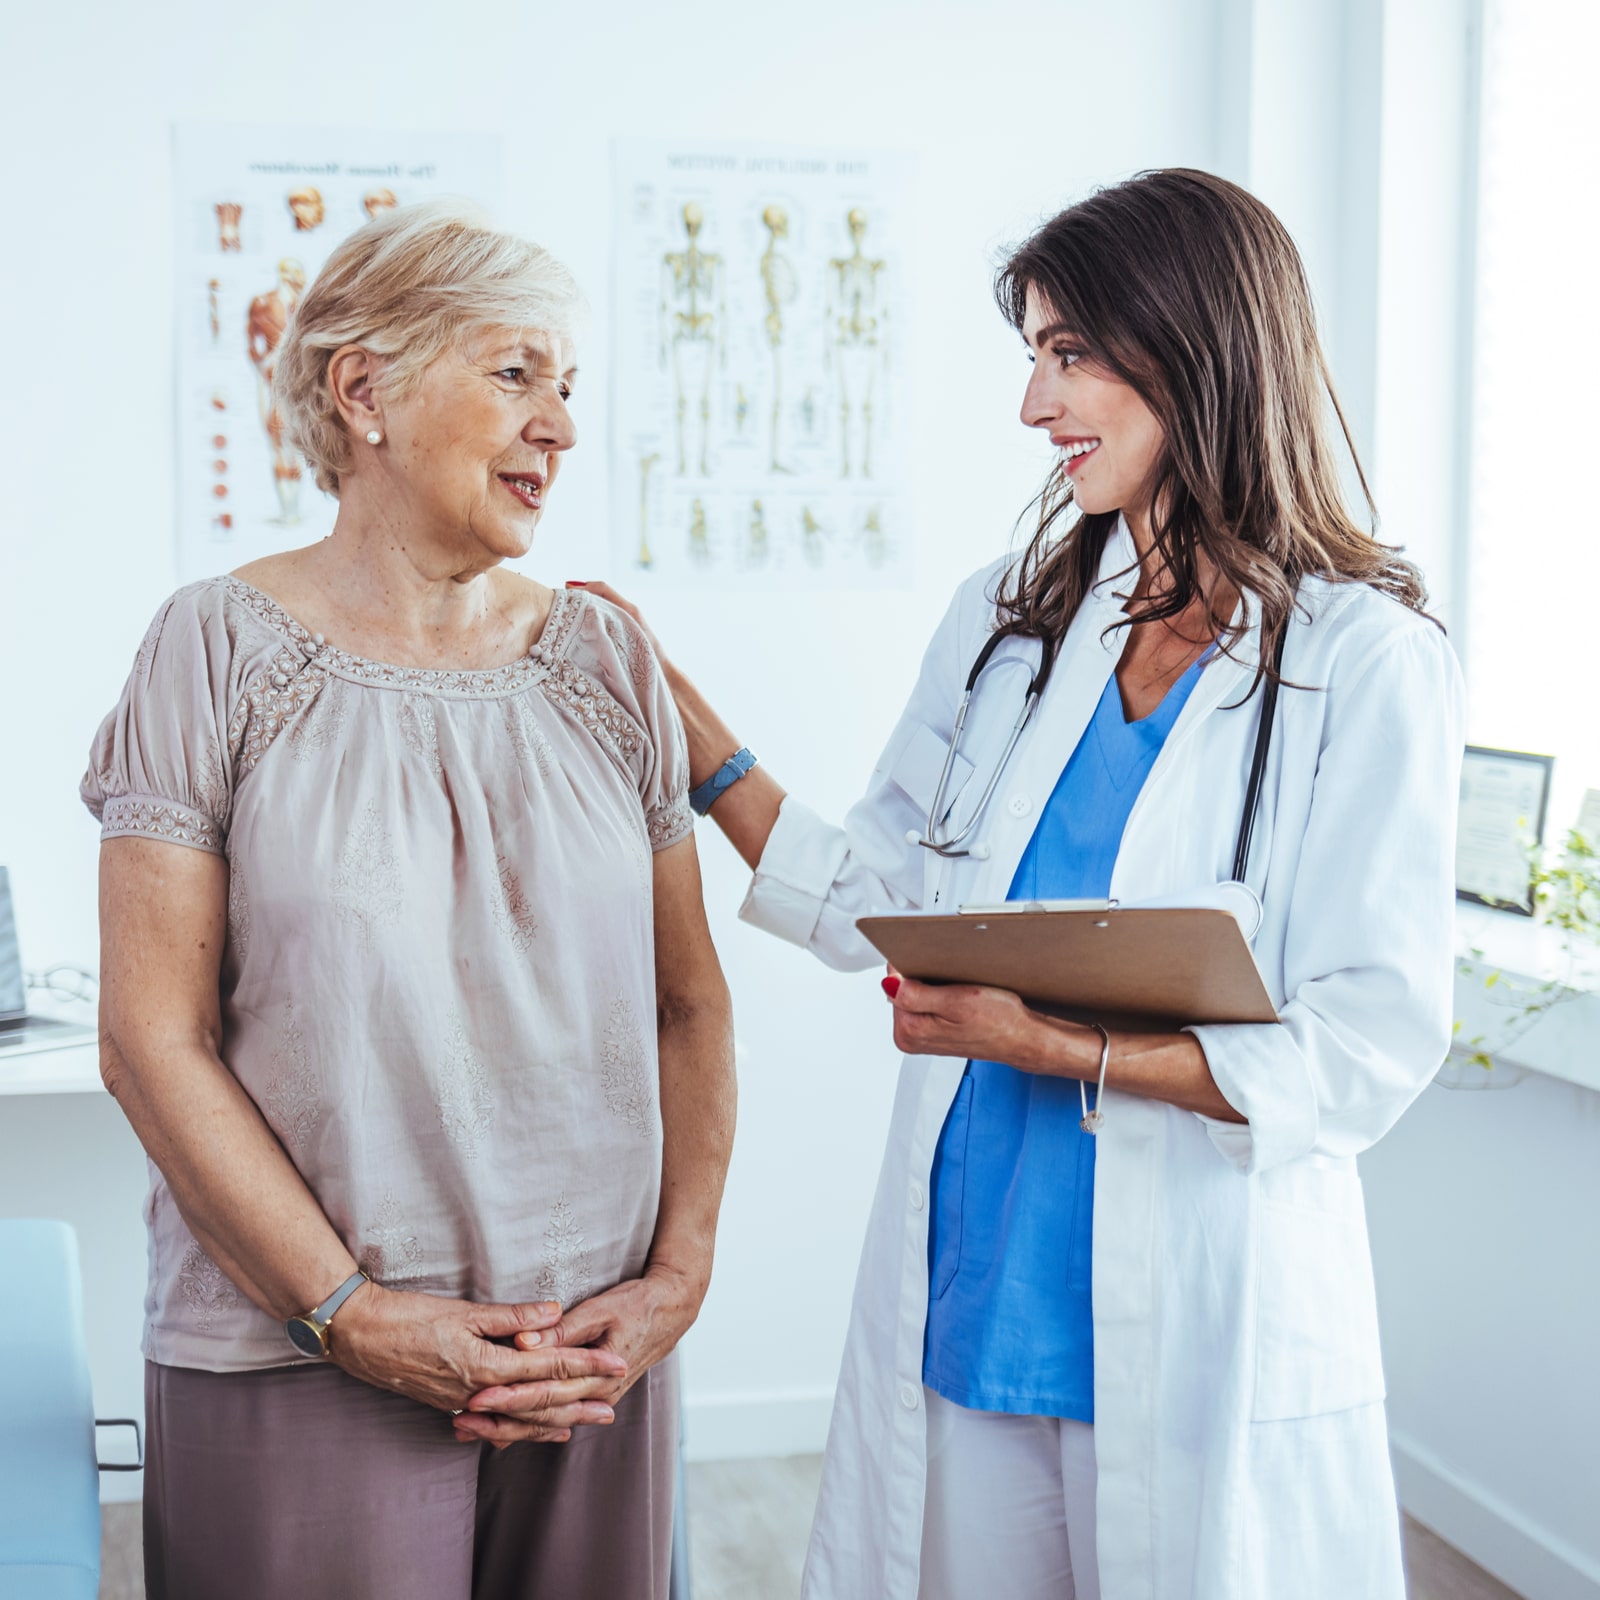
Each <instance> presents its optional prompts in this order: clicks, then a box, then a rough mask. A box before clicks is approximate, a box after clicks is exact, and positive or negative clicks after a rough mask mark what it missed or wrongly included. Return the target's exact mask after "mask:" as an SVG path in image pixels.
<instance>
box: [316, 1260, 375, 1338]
mask: <svg viewBox="0 0 1600 1600" xmlns="http://www.w3.org/2000/svg"><path fill="white" fill-rule="evenodd" d="M371 1281H372V1280H371V1279H370V1278H369V1277H368V1276H367V1275H366V1273H364V1272H363V1271H362V1270H361V1269H360V1268H359V1267H357V1268H356V1270H355V1271H354V1272H352V1273H351V1274H350V1276H349V1277H348V1278H346V1279H345V1280H344V1282H343V1283H341V1284H340V1285H339V1287H338V1288H337V1289H335V1290H334V1291H333V1293H332V1294H330V1295H329V1296H328V1298H327V1299H326V1300H324V1301H323V1302H322V1304H321V1305H320V1306H313V1307H312V1308H311V1310H309V1311H308V1312H306V1318H307V1320H308V1321H311V1322H315V1323H317V1324H318V1325H319V1326H321V1327H324V1328H326V1327H327V1326H328V1324H329V1323H330V1322H332V1321H333V1314H334V1312H335V1311H337V1310H338V1309H339V1307H340V1306H342V1305H343V1304H344V1303H345V1301H346V1300H348V1299H349V1298H350V1296H351V1295H353V1294H354V1293H355V1292H356V1290H357V1289H359V1288H360V1287H361V1285H362V1284H364V1283H370V1282H371Z"/></svg>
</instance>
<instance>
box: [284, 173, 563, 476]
mask: <svg viewBox="0 0 1600 1600" xmlns="http://www.w3.org/2000/svg"><path fill="white" fill-rule="evenodd" d="M580 305H581V300H580V296H579V294H578V286H577V284H576V283H575V282H574V281H573V278H572V274H571V273H570V272H568V271H567V269H566V268H565V267H564V266H562V265H561V263H560V262H559V261H557V260H556V259H555V257H554V256H552V255H551V254H550V252H549V251H548V250H543V249H541V248H540V247H539V246H538V245H536V244H530V243H529V242H528V241H527V240H526V239H519V238H517V237H516V236H515V235H514V234H510V233H502V232H500V231H499V230H498V229H496V228H494V227H492V226H491V225H490V223H489V221H488V219H487V217H485V216H484V215H483V213H482V212H480V211H478V210H477V209H476V208H475V207H472V206H470V205H467V204H464V203H463V202H461V201H459V200H429V201H424V202H422V203H421V204H419V205H410V206H401V207H399V208H398V209H396V210H393V211H384V212H380V213H379V215H378V216H377V218H376V219H375V220H374V221H372V222H369V223H368V224H367V225H366V226H365V227H363V228H358V229H357V230H356V232H354V233H353V234H351V235H350V237H349V238H348V239H346V240H345V241H344V243H343V244H341V245H340V246H339V247H338V249H336V250H335V251H334V252H333V254H332V255H331V256H329V257H328V260H327V264H326V265H325V266H324V267H323V269H322V271H321V272H319V273H318V274H317V277H316V281H315V282H314V283H312V285H311V287H310V288H309V289H308V290H307V291H306V294H305V297H304V298H303V299H302V300H301V302H300V305H299V307H298V308H297V309H296V311H295V313H294V316H293V317H292V318H291V319H290V322H289V326H288V329H287V331H286V332H285V333H284V337H283V343H282V344H281V345H280V346H279V348H278V360H277V364H276V368H275V370H274V373H273V378H272V388H273V393H274V395H275V397H276V399H277V403H278V410H279V412H280V413H281V415H282V416H283V420H284V426H285V428H286V429H287V431H288V435H289V438H290V440H291V441H292V442H293V444H294V445H295V447H296V448H297V449H298V450H299V451H300V453H301V454H302V455H304V456H305V458H306V460H307V461H309V462H310V463H311V465H312V467H313V468H314V469H315V471H316V476H317V486H318V487H319V488H321V489H325V490H327V492H328V493H329V494H333V495H337V494H338V492H339V475H340V473H341V472H343V471H344V470H345V468H346V467H348V465H349V463H350V436H349V434H348V432H347V431H346V429H345V426H344V422H343V420H342V419H341V418H340V416H339V412H338V408H337V407H336V406H335V405H334V401H333V393H332V390H331V389H330V388H329V385H328V365H329V362H330V360H331V359H332V357H333V354H334V352H335V351H336V350H340V349H342V348H343V347H344V346H345V345H360V346H361V348H362V349H364V350H368V351H371V352H372V354H374V355H376V356H381V357H383V358H384V365H383V372H382V377H381V379H380V384H381V388H382V389H383V390H384V391H386V392H388V393H391V394H395V393H403V392H404V391H405V389H406V388H407V386H408V385H410V384H412V383H414V382H415V381H416V379H417V378H418V376H419V375H420V374H421V373H422V371H423V370H424V369H425V368H426V367H428V366H430V365H431V364H432V363H433V362H435V361H437V360H438V359H439V357H440V356H442V355H444V354H445V352H446V351H448V350H451V349H453V348H456V347H457V346H459V345H460V343H461V342H462V340H463V339H464V338H466V337H468V336H470V335H471V334H472V333H473V332H474V331H475V330H477V329H481V328H488V327H497V328H515V329H519V330H520V329H530V330H531V329H537V330H538V331H540V332H542V333H547V334H554V335H557V336H569V335H570V334H571V332H572V328H573V324H574V322H575V320H576V318H577V315H578V311H579V307H580Z"/></svg>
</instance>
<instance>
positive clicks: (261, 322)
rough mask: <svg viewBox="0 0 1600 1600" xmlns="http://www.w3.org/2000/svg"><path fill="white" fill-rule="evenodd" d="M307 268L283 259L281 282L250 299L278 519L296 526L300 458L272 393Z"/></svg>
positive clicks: (248, 322)
mask: <svg viewBox="0 0 1600 1600" xmlns="http://www.w3.org/2000/svg"><path fill="white" fill-rule="evenodd" d="M305 287H306V269H305V268H304V267H303V266H301V265H300V263H299V262H298V261H296V260H295V259H294V258H293V257H292V256H286V257H285V258H284V259H283V260H282V261H280V262H279V263H278V282H277V284H276V286H275V287H273V288H271V289H269V290H267V292H266V293H265V294H258V295H257V296H256V297H255V299H254V300H252V301H251V302H250V312H249V315H248V317H247V319H246V331H247V337H248V340H249V348H250V360H251V361H252V363H253V364H254V365H255V369H256V389H257V397H258V399H259V401H260V406H261V426H262V427H263V428H265V429H266V431H267V444H268V445H269V446H270V448H271V450H272V486H273V488H274V489H276V490H277V494H278V515H277V517H276V518H275V519H274V520H275V521H277V522H279V523H282V524H283V525H284V526H285V527H291V526H293V525H294V524H295V523H297V522H298V521H299V520H300V462H299V460H298V459H297V458H296V456H295V453H294V451H293V450H292V449H291V448H290V446H289V442H288V440H287V439H285V438H284V434H283V414H282V412H280V411H279V410H278V403H277V401H276V399H274V397H273V393H272V375H273V372H274V371H275V370H276V368H277V365H278V346H279V345H280V344H281V343H282V342H283V333H284V329H286V328H287V327H288V326H289V318H290V317H291V316H293V315H294V310H295V307H296V306H298V305H299V304H300V296H301V295H302V294H304V293H305Z"/></svg>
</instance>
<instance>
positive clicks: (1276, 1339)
mask: <svg viewBox="0 0 1600 1600" xmlns="http://www.w3.org/2000/svg"><path fill="white" fill-rule="evenodd" d="M1330 1176H1331V1175H1330ZM1354 1194H1355V1209H1354V1210H1353V1211H1352V1210H1349V1209H1343V1208H1341V1209H1323V1208H1321V1207H1318V1206H1310V1205H1305V1204H1290V1203H1285V1202H1283V1201H1278V1200H1268V1199H1263V1200H1262V1201H1261V1204H1260V1212H1259V1222H1260V1255H1259V1257H1258V1263H1259V1272H1258V1278H1257V1283H1256V1372H1255V1404H1254V1409H1253V1412H1252V1415H1253V1416H1254V1418H1255V1420H1256V1421H1257V1422H1279V1421H1286V1420H1288V1419H1289V1418H1292V1417H1314V1416H1320V1415H1322V1414H1323V1413H1324V1412H1329V1411H1343V1410H1346V1409H1348V1408H1349V1407H1351V1406H1360V1405H1368V1404H1370V1403H1371V1402H1372V1401H1375V1400H1381V1399H1383V1397H1384V1384H1383V1360H1382V1356H1381V1354H1380V1351H1379V1347H1378V1305H1377V1295H1376V1291H1375V1289H1374V1287H1373V1280H1372V1254H1371V1250H1370V1249H1369V1247H1368V1244H1367V1227H1366V1218H1365V1215H1364V1213H1363V1211H1362V1208H1361V1203H1360V1189H1359V1187H1357V1188H1356V1189H1355V1191H1354Z"/></svg>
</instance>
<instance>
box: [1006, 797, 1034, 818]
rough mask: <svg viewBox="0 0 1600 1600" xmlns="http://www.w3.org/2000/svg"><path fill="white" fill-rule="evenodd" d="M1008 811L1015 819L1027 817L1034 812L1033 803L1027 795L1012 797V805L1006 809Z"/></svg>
mask: <svg viewBox="0 0 1600 1600" xmlns="http://www.w3.org/2000/svg"><path fill="white" fill-rule="evenodd" d="M1006 809H1007V810H1008V811H1009V812H1010V813H1011V815H1012V816H1014V817H1025V816H1027V814H1028V813H1029V812H1030V811H1032V810H1033V801H1031V800H1030V799H1029V798H1028V797H1027V795H1025V794H1014V795H1012V797H1011V801H1010V804H1009V805H1008V806H1007V807H1006Z"/></svg>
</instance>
